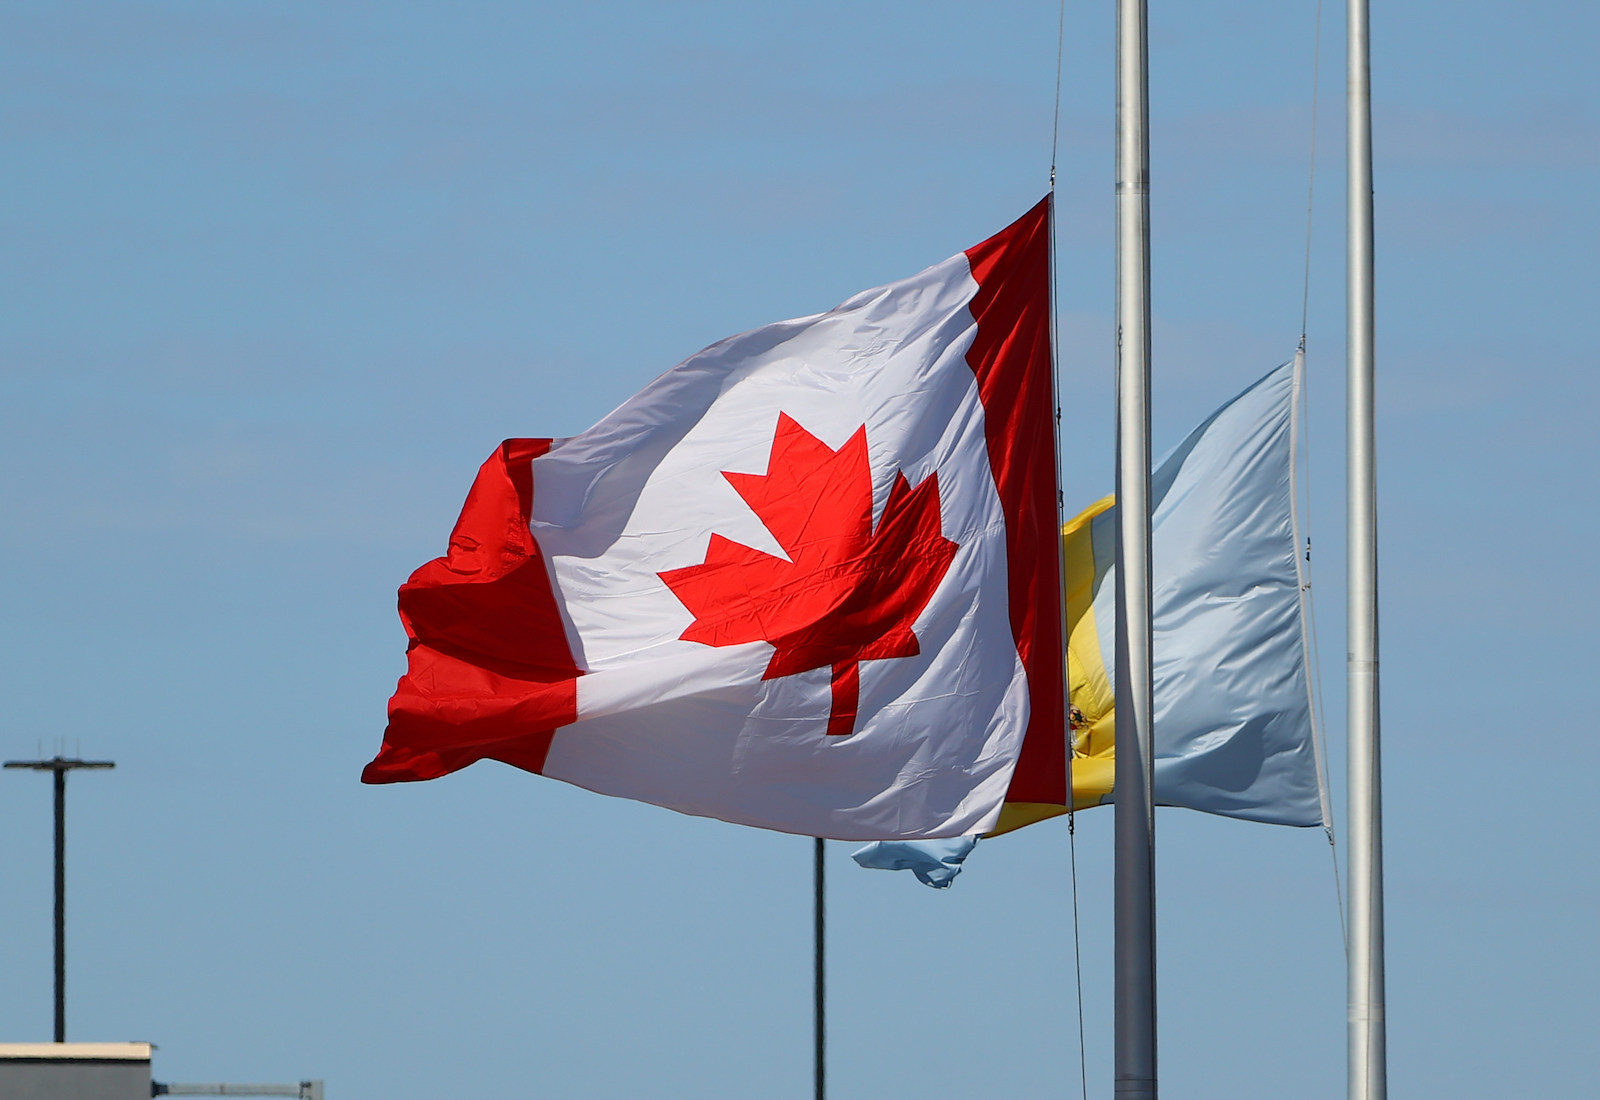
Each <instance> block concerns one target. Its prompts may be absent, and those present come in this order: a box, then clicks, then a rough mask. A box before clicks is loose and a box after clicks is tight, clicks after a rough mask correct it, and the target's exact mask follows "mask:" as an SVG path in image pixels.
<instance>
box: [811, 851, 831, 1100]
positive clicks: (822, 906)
mask: <svg viewBox="0 0 1600 1100" xmlns="http://www.w3.org/2000/svg"><path fill="white" fill-rule="evenodd" d="M826 849H827V841H825V840H823V839H822V838H821V837H820V836H819V837H817V847H816V855H815V858H814V862H813V865H812V866H813V871H812V884H813V899H812V903H813V909H812V912H813V916H814V928H815V934H816V975H815V979H814V983H815V990H814V992H815V995H816V1001H815V1013H816V1014H815V1017H814V1023H813V1025H812V1026H813V1029H814V1035H813V1038H814V1042H815V1052H814V1053H815V1070H814V1078H815V1083H816V1097H817V1100H827V1097H828V1060H827V1053H828V1048H827V1044H828V1003H827V1001H828V998H827V994H828V966H827V961H828V959H827V931H828V920H827V917H828V912H827V886H828V882H827V868H826V864H825V862H824V859H823V856H824V853H825V851H826Z"/></svg>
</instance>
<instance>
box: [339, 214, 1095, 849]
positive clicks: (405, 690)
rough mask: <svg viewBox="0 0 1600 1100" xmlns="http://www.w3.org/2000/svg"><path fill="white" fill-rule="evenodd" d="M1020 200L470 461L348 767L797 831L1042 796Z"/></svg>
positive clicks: (1026, 268) (1055, 728)
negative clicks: (952, 243)
mask: <svg viewBox="0 0 1600 1100" xmlns="http://www.w3.org/2000/svg"><path fill="white" fill-rule="evenodd" d="M1048 237H1049V199H1048V198H1047V199H1045V200H1044V201H1042V202H1040V203H1039V204H1038V205H1037V206H1035V207H1034V208H1033V209H1032V210H1031V211H1029V212H1028V214H1026V215H1025V216H1024V217H1022V218H1021V219H1019V220H1018V221H1017V222H1015V223H1014V224H1012V225H1011V226H1009V227H1008V228H1006V229H1005V230H1003V231H1002V232H1000V233H999V234H997V235H995V236H994V237H991V238H990V239H989V240H987V241H985V242H983V243H982V244H980V245H978V246H977V247H975V248H971V249H968V250H967V251H966V252H964V253H961V254H959V255H956V256H953V257H951V258H950V259H949V260H946V261H945V262H943V263H940V264H936V265H934V266H933V267H930V268H928V269H927V270H926V271H923V272H921V273H920V274H918V275H914V276H912V277H911V278H909V279H905V280H902V281H900V282H896V283H891V284H889V285H888V286H884V287H879V288H877V289H874V290H869V291H865V292H863V293H861V294H858V295H856V296H855V297H853V298H851V299H850V300H849V301H847V302H845V303H843V304H842V305H840V306H839V307H838V308H836V309H833V310H830V311H829V312H827V313H821V314H817V315H815V316H812V317H802V318H799V319H797V320H792V321H783V322H780V323H778V324H774V325H768V326H766V327H764V328H759V329H755V330H753V331H751V332H747V333H744V334H742V335H739V336H734V337H730V338H729V339H727V340H723V341H721V342H720V343H717V344H714V345H712V346H711V347H709V348H707V349H705V350H704V351H702V352H700V353H699V354H697V355H694V356H692V357H691V358H689V359H687V360H685V361H684V362H683V363H680V364H679V365H678V366H676V367H674V368H673V369H671V370H669V371H668V372H667V373H665V374H663V375H662V376H661V377H659V378H657V379H656V380H655V381H654V382H652V383H651V384H650V385H649V386H647V387H646V388H645V389H644V390H643V391H642V392H641V393H639V394H638V395H637V396H635V397H634V398H632V399H631V400H629V401H628V402H627V403H626V404H624V405H623V406H622V407H621V408H619V409H617V410H616V411H615V412H613V413H612V414H611V415H610V416H608V417H606V418H605V419H604V420H602V421H601V422H600V423H599V424H597V425H595V426H594V427H593V428H591V429H589V430H588V431H587V432H584V433H583V434H582V435H577V436H573V437H572V438H570V439H556V440H550V439H512V440H507V441H506V442H505V443H503V444H501V446H500V447H499V448H498V449H497V450H496V451H495V453H494V454H493V455H491V456H490V458H489V460H488V461H487V462H485V463H484V464H483V466H482V468H481V469H480V470H479V471H478V477H477V480H476V481H475V482H474V483H473V486H472V489H471V491H470V492H469V493H468V495H467V501H466V505H465V506H464V507H463V509H462V512H461V518H460V520H459V521H457V523H456V527H455V530H454V532H453V533H452V534H451V537H450V549H449V553H448V554H447V555H446V556H445V557H442V558H437V559H435V560H433V561H431V562H429V563H428V564H426V565H424V566H423V567H422V568H421V569H419V570H417V571H416V572H415V573H414V574H412V576H411V579H410V580H409V581H408V582H407V583H406V584H405V585H404V586H403V587H401V589H400V618H401V621H402V623H403V624H404V625H405V629H406V633H407V635H408V636H409V637H410V647H409V650H408V652H407V671H406V674H405V676H403V677H402V678H401V680H400V683H399V686H398V688H397V689H396V691H395V694H394V697H393V698H392V699H391V700H390V702H389V726H388V729H387V730H386V731H385V733H384V740H383V747H382V749H381V750H380V751H379V753H378V756H377V758H376V759H375V760H373V761H372V763H371V764H369V765H367V768H366V770H365V771H364V772H363V774H362V779H363V781H365V782H368V783H392V782H400V781H405V780H417V779H432V778H435V777H437V776H441V775H445V774H447V773H449V772H452V771H455V770H457V769H459V768H463V767H465V766H467V765H468V764H471V763H473V762H474V761H477V760H482V759H492V760H500V761H503V762H505V763H507V764H512V765H515V766H516V767H519V768H524V769H526V770H528V771H531V772H537V773H539V774H541V775H546V776H549V777H551V778H553V779H561V780H565V781H566V782H569V783H575V784H577V785H579V786H582V787H587V788H589V789H590V790H594V791H598V792H601V793H603V794H609V795H617V796H620V797H625V798H635V799H641V800H643V801H646V802H653V803H656V804H658V805H662V806H667V807H670V808H672V809H675V810H680V811H682V812H684V813H690V814H700V815H704V816H708V817H717V818H722V819H724V820H727V821H734V822H739V823H742V824H746V825H755V826H760V827H763V828H769V829H780V830H783V831H786V832H792V833H800V834H804V835H807V836H823V837H833V838H837V839H845V840H890V839H914V838H923V837H947V836H962V835H966V834H971V833H981V832H985V831H987V830H989V829H990V828H992V827H993V826H994V824H995V820H996V817H997V816H998V814H999V812H1000V806H1001V803H1002V802H1003V801H1004V800H1005V798H1006V797H1007V793H1008V789H1009V790H1010V795H1011V798H1012V799H1013V800H1014V801H1016V800H1021V801H1040V802H1044V801H1050V800H1052V799H1054V800H1056V801H1058V802H1059V801H1061V800H1062V799H1063V798H1064V795H1065V788H1066V760H1065V732H1064V724H1063V709H1064V707H1063V703H1064V700H1063V683H1062V650H1061V633H1060V631H1061V591H1060V571H1059V569H1060V567H1059V558H1058V542H1057V535H1056V531H1057V512H1056V488H1055V442H1054V431H1053V425H1052V422H1051V417H1052V394H1051V380H1050V371H1051V358H1050V334H1049V327H1050V326H1049V309H1050V290H1049V258H1048V257H1049V251H1048V249H1049V240H1048Z"/></svg>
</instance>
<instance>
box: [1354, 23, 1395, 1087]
mask: <svg viewBox="0 0 1600 1100" xmlns="http://www.w3.org/2000/svg"><path fill="white" fill-rule="evenodd" d="M1348 15H1349V24H1348V28H1347V32H1348V65H1349V91H1348V97H1349V98H1348V111H1347V117H1348V123H1347V125H1348V131H1347V135H1346V140H1347V153H1346V155H1347V158H1348V159H1347V165H1348V172H1349V176H1348V180H1347V196H1346V201H1347V203H1348V204H1349V206H1348V212H1347V220H1346V226H1345V234H1346V237H1345V247H1346V249H1347V261H1346V262H1347V266H1348V271H1347V277H1348V279H1349V283H1348V286H1347V290H1346V294H1347V301H1346V313H1345V339H1346V347H1347V355H1348V365H1347V373H1348V379H1347V383H1348V390H1347V396H1346V400H1347V406H1346V413H1345V416H1346V421H1345V431H1346V441H1345V444H1346V463H1347V467H1346V468H1347V474H1346V478H1347V488H1346V491H1347V493H1348V494H1349V496H1348V499H1347V503H1346V516H1345V522H1346V530H1347V536H1346V537H1347V538H1348V540H1349V541H1348V543H1347V546H1346V554H1347V556H1348V564H1347V570H1348V585H1349V591H1348V597H1347V598H1348V600H1349V606H1348V618H1347V625H1346V631H1347V634H1348V638H1349V659H1348V660H1349V663H1348V665H1347V668H1346V673H1347V691H1348V695H1347V699H1348V721H1349V749H1348V751H1349V754H1350V755H1349V771H1350V774H1349V783H1350V813H1349V825H1348V826H1347V828H1348V829H1349V834H1350V987H1349V988H1350V1017H1349V1021H1350V1022H1349V1043H1350V1051H1349V1058H1350V1081H1349V1084H1350V1097H1351V1100H1384V1097H1385V1096H1386V1095H1387V1093H1388V1080H1387V1078H1388V1073H1387V1068H1386V1066H1387V1056H1386V1053H1385V1049H1384V1046H1385V1034H1384V1019H1383V1005H1384V994H1383V807H1382V800H1381V793H1380V784H1379V753H1378V744H1379V741H1378V509H1377V478H1376V458H1375V453H1374V443H1375V434H1374V431H1373V378H1374V370H1373V363H1374V355H1373V352H1374V345H1375V338H1374V327H1373V306H1374V288H1373V232H1372V75H1371V66H1370V51H1369V48H1368V24H1367V0H1349V9H1348Z"/></svg>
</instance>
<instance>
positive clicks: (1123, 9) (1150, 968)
mask: <svg viewBox="0 0 1600 1100" xmlns="http://www.w3.org/2000/svg"><path fill="white" fill-rule="evenodd" d="M1146 18H1147V2H1146V0H1117V516H1118V519H1117V548H1116V566H1117V568H1116V572H1117V587H1116V596H1117V626H1116V662H1117V679H1116V708H1117V709H1116V714H1117V755H1116V776H1115V782H1116V811H1115V812H1116V825H1115V828H1116V842H1115V852H1116V880H1115V894H1116V899H1115V915H1116V952H1115V955H1116V964H1115V965H1116V1011H1115V1019H1116V1024H1115V1031H1116V1096H1117V1097H1118V1098H1119V1100H1122V1098H1126V1100H1155V1096H1156V927H1155V926H1156V921H1155V817H1154V813H1153V811H1152V802H1153V799H1152V796H1151V715H1152V712H1153V710H1154V706H1153V703H1152V698H1151V671H1150V649H1151V639H1150V602H1151V599H1150V141H1149V138H1148V136H1147V134H1148V127H1149V119H1150V110H1149V104H1148V99H1149V94H1148V93H1149V84H1150V81H1149V71H1148V61H1149V51H1148V49H1147V46H1146Z"/></svg>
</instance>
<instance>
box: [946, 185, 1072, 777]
mask: <svg viewBox="0 0 1600 1100" xmlns="http://www.w3.org/2000/svg"><path fill="white" fill-rule="evenodd" d="M967 262H968V263H969V264H970V265H971V266H972V278H973V279H974V280H975V281H976V282H977V284H978V293H977V294H976V295H974V296H973V299H972V303H971V306H970V307H969V308H970V309H971V311H972V316H973V317H974V318H975V319H976V320H977V322H978V332H977V335H976V336H975V337H974V338H973V341H972V348H971V350H970V351H968V352H967V363H968V364H969V365H970V366H971V367H972V373H973V374H974V375H976V376H977V379H978V399H979V400H980V401H982V402H983V417H984V431H985V434H986V435H987V437H988V443H989V465H990V467H991V468H992V469H993V471H994V480H995V487H996V488H997V489H998V490H999V492H1000V504H1001V507H1002V509H1003V510H1004V512H1005V517H1006V572H1007V577H1008V581H1009V584H1010V589H1011V632H1012V634H1013V636H1014V637H1015V638H1016V642H1017V655H1018V656H1019V657H1020V658H1021V660H1022V667H1023V670H1024V671H1025V672H1026V673H1027V677H1028V702H1029V718H1028V729H1027V733H1026V734H1025V736H1024V738H1023V742H1022V751H1021V754H1020V755H1019V757H1018V759H1017V766H1016V770H1015V771H1014V772H1013V773H1012V776H1011V788H1010V790H1009V792H1008V793H1007V795H1006V799H1007V801H1011V802H1051V803H1056V804H1064V803H1065V801H1066V797H1067V778H1066V770H1067V761H1066V733H1065V726H1064V720H1065V716H1064V714H1063V711H1064V698H1065V690H1064V686H1063V683H1062V659H1063V655H1062V651H1061V570H1060V564H1059V563H1060V556H1059V555H1060V550H1059V545H1060V533H1059V531H1058V530H1057V512H1056V447H1055V425H1054V409H1053V408H1052V396H1053V395H1052V387H1051V377H1050V373H1051V355H1050V198H1049V196H1046V197H1045V198H1044V199H1043V200H1041V201H1040V202H1039V204H1038V205H1037V206H1035V207H1034V208H1033V209H1032V210H1030V211H1028V212H1027V213H1026V214H1024V215H1023V216H1022V217H1021V218H1019V219H1017V220H1016V221H1015V222H1013V223H1012V224H1011V225H1009V226H1007V227H1006V228H1005V229H1003V230H1001V231H1000V232H999V233H997V234H995V235H994V236H993V237H990V238H989V239H988V240H986V241H984V242H983V243H982V244H980V245H978V246H977V247H975V248H970V249H968V250H967Z"/></svg>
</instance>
